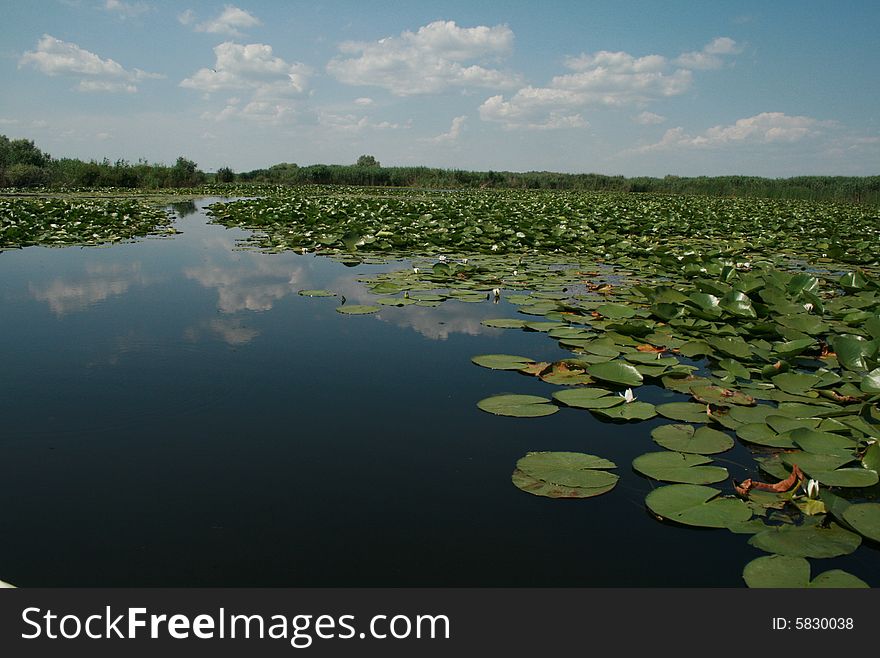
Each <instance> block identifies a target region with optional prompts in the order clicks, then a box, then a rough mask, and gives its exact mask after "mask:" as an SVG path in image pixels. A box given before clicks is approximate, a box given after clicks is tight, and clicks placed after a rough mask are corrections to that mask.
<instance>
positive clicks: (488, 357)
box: [471, 354, 535, 370]
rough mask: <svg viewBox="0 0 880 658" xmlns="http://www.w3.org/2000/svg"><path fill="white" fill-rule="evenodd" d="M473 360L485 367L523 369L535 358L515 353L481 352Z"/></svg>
mask: <svg viewBox="0 0 880 658" xmlns="http://www.w3.org/2000/svg"><path fill="white" fill-rule="evenodd" d="M471 361H473V362H474V363H476V364H477V365H478V366H482V367H483V368H489V369H491V370H521V369H522V368H524V367H525V366H527V365H529V364H530V363H534V362H535V360H534V359H530V358H529V357H527V356H516V355H513V354H480V355H478V356H475V357H473V358H471Z"/></svg>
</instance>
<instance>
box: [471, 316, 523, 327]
mask: <svg viewBox="0 0 880 658" xmlns="http://www.w3.org/2000/svg"><path fill="white" fill-rule="evenodd" d="M480 324H482V325H485V326H487V327H494V328H496V329H522V328H523V327H524V326H525V324H526V322H525V320H516V319H514V318H490V319H488V320H483V321H481V322H480Z"/></svg>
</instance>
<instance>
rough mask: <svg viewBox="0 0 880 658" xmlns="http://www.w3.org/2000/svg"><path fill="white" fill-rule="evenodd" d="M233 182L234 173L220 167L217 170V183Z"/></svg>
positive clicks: (227, 168)
mask: <svg viewBox="0 0 880 658" xmlns="http://www.w3.org/2000/svg"><path fill="white" fill-rule="evenodd" d="M234 180H235V172H234V171H232V169H230V168H229V167H220V168H219V169H218V170H217V182H218V183H231V182H232V181H234Z"/></svg>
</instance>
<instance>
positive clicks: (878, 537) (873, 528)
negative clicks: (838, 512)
mask: <svg viewBox="0 0 880 658" xmlns="http://www.w3.org/2000/svg"><path fill="white" fill-rule="evenodd" d="M843 520H844V521H846V522H847V523H848V524H849V525H850V526H852V528H853V530H856V531H857V532H859V533H860V534H862V535H864V536H865V537H867V538H868V539H871V540H873V541H875V542H880V503H856V504H853V505H850V506H849V507H847V508H846V509H845V510H844V512H843Z"/></svg>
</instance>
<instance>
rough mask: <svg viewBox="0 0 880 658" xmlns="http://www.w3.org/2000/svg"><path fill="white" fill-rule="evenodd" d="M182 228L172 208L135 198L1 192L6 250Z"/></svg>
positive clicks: (1, 241)
mask: <svg viewBox="0 0 880 658" xmlns="http://www.w3.org/2000/svg"><path fill="white" fill-rule="evenodd" d="M176 232H177V230H176V229H175V228H174V227H173V226H172V216H171V215H170V214H169V213H168V212H166V211H165V210H163V209H161V208H159V207H157V206H156V205H155V204H151V203H147V202H145V201H141V200H139V199H134V198H115V197H104V198H93V199H91V198H44V197H8V198H0V250H2V249H16V248H21V247H29V246H34V245H42V246H47V247H64V246H70V245H83V246H93V245H101V244H108V243H115V242H124V241H129V240H133V239H135V238H139V237H145V236H149V235H172V234H174V233H176Z"/></svg>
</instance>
